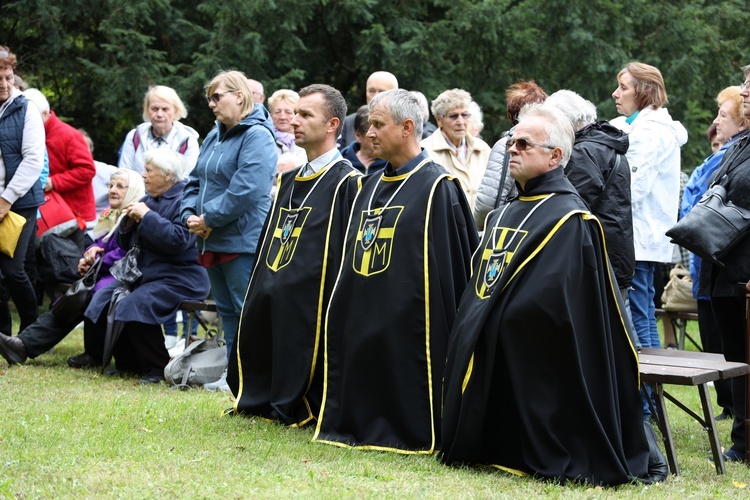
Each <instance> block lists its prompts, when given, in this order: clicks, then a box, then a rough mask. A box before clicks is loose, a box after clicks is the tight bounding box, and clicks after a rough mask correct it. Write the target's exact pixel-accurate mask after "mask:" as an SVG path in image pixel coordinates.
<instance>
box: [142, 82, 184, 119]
mask: <svg viewBox="0 0 750 500" xmlns="http://www.w3.org/2000/svg"><path fill="white" fill-rule="evenodd" d="M152 97H155V98H157V99H161V100H162V101H164V102H166V103H167V104H170V105H171V106H172V107H173V108H174V109H175V112H176V113H175V115H176V117H175V121H180V119H181V118H186V117H187V115H188V112H187V109H185V105H184V104H183V103H182V99H180V96H178V95H177V92H176V91H175V89H173V88H172V87H166V86H164V85H154V86H153V87H149V89H148V90H147V91H146V94H145V95H144V96H143V121H144V122H147V121H149V120H150V119H151V117H150V116H149V114H148V108H149V106H150V105H151V98H152Z"/></svg>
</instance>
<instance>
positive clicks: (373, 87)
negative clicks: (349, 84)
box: [365, 71, 398, 104]
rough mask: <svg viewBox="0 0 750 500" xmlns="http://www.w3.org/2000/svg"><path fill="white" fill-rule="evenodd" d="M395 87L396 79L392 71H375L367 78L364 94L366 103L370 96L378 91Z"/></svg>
mask: <svg viewBox="0 0 750 500" xmlns="http://www.w3.org/2000/svg"><path fill="white" fill-rule="evenodd" d="M397 88H398V80H397V79H396V76H395V75H394V74H393V73H389V72H387V71H376V72H375V73H373V74H371V75H370V78H368V79H367V94H366V95H365V99H366V100H367V104H370V101H372V98H373V97H375V96H376V95H377V94H379V93H380V92H385V91H386V90H392V89H397Z"/></svg>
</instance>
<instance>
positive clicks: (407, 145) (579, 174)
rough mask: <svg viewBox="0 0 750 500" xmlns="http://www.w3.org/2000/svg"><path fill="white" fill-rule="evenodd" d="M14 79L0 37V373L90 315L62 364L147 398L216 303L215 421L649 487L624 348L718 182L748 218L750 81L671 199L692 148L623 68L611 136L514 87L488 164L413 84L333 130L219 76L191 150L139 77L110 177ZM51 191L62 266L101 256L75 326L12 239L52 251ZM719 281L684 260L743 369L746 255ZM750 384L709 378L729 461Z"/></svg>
mask: <svg viewBox="0 0 750 500" xmlns="http://www.w3.org/2000/svg"><path fill="white" fill-rule="evenodd" d="M15 69H16V57H15V55H14V54H13V53H12V52H11V51H10V49H8V48H7V47H3V46H0V77H2V78H1V79H0V80H1V81H0V179H2V181H3V183H2V184H1V185H2V186H3V188H2V190H0V221H1V220H2V219H3V218H4V217H5V216H6V215H7V213H8V211H9V210H12V211H13V212H16V213H17V214H19V215H21V216H23V217H24V218H25V223H24V226H23V230H22V231H21V235H20V237H19V239H18V247H17V250H16V252H15V254H14V255H10V256H9V255H0V270H1V271H2V277H3V286H4V290H6V291H7V292H8V293H7V294H5V295H3V297H0V300H1V301H2V302H1V303H0V331H1V332H2V333H0V354H2V355H3V357H5V359H6V360H7V361H8V362H9V363H10V364H16V363H23V362H25V361H26V359H27V358H35V357H37V356H40V355H42V354H44V353H45V352H47V351H48V350H49V349H50V348H52V347H53V346H54V345H55V344H57V343H58V342H60V341H61V340H62V339H63V338H64V337H65V336H66V335H67V334H68V333H69V332H70V331H71V330H73V329H74V328H75V327H76V325H78V324H79V323H80V322H83V331H84V346H85V352H84V353H82V354H80V355H77V356H73V357H71V358H69V359H68V364H69V365H71V366H73V367H76V368H84V367H94V366H103V365H104V368H106V363H107V360H108V355H109V353H112V354H113V355H114V359H115V368H114V369H110V370H107V371H106V373H107V374H108V375H113V376H114V375H127V374H135V375H137V376H138V377H139V379H140V381H141V382H142V383H158V382H160V381H162V380H163V379H164V376H163V370H164V367H165V366H166V364H167V362H168V361H169V358H170V351H169V349H170V348H173V347H174V346H175V344H176V342H177V335H178V333H177V332H178V325H177V321H176V313H177V311H178V309H179V307H180V303H181V302H182V301H183V300H203V299H205V298H206V297H207V296H208V295H209V293H210V294H211V296H212V297H213V299H214V300H215V301H216V306H217V310H218V313H219V315H220V316H221V318H222V321H223V328H224V338H225V341H226V343H227V346H228V349H227V358H228V359H227V368H226V371H225V373H224V375H223V376H222V377H221V378H220V379H219V380H217V381H215V382H213V383H211V384H207V385H206V388H207V389H211V390H222V391H231V392H232V393H233V395H234V396H235V399H234V401H235V403H234V406H233V408H231V409H230V410H228V413H230V414H235V415H247V416H258V417H262V418H265V419H271V420H275V421H278V422H281V423H282V424H284V425H286V426H290V427H301V426H305V425H314V426H315V432H314V437H313V440H314V441H316V442H321V443H327V444H332V445H335V446H340V447H353V448H357V449H375V450H387V451H392V452H396V453H403V454H438V455H439V457H440V459H441V460H442V461H444V462H445V463H447V464H454V463H477V464H490V465H493V466H496V467H498V468H501V469H504V470H507V471H511V472H514V473H518V474H522V475H525V474H530V475H536V476H538V477H542V478H550V479H554V480H557V481H562V482H564V481H583V482H588V483H591V484H602V485H615V484H621V483H625V482H629V481H641V482H645V483H650V482H655V481H660V480H663V479H664V478H665V475H666V472H665V471H666V466H665V462H664V458H663V456H661V454H660V452H659V451H658V447H656V446H655V444H654V439H655V436H654V434H653V431H652V429H651V426H650V423H649V421H650V411H651V408H653V404H652V402H651V401H650V400H651V398H652V396H651V393H650V388H649V387H648V385H643V387H641V386H639V377H638V350H640V348H641V347H660V346H661V342H660V339H659V334H658V331H657V328H656V317H655V308H656V307H658V305H657V304H656V303H655V296H656V295H657V292H656V289H655V285H654V283H655V277H656V275H657V274H658V273H659V272H660V269H661V266H662V265H663V264H667V263H671V262H673V252H674V245H673V244H672V243H671V242H670V239H669V238H668V237H667V236H666V235H665V232H666V231H667V230H668V229H670V228H671V227H672V226H673V225H674V224H675V223H676V222H677V220H678V217H679V216H684V215H685V214H686V213H688V212H689V211H690V209H691V207H692V206H694V205H695V204H696V203H697V202H698V200H699V199H700V197H701V195H702V194H703V192H705V191H706V189H707V188H708V186H709V184H710V182H711V181H712V179H713V178H714V177H716V175H718V174H721V175H722V176H724V177H725V178H726V179H728V182H727V184H726V185H727V186H728V196H729V197H730V199H732V201H733V202H734V203H736V204H737V205H740V206H743V207H750V194H749V193H750V186H749V185H748V184H749V183H750V169H748V162H750V146H748V144H747V141H748V140H747V135H748V132H747V130H748V125H750V90H749V89H748V86H749V85H750V78H749V77H750V66H749V67H747V68H745V77H746V81H745V82H744V83H743V84H742V85H741V86H739V87H728V88H727V89H725V90H724V91H722V92H721V93H720V94H719V96H718V98H717V104H718V114H717V117H716V120H715V121H714V130H715V133H716V140H717V143H718V144H720V146H718V149H716V150H715V152H714V153H712V154H711V155H710V156H708V158H707V159H706V160H705V162H703V164H701V165H700V166H698V167H697V168H696V169H695V170H694V172H693V175H692V176H691V178H690V180H689V181H688V183H687V186H686V187H685V193H684V196H683V197H682V200H680V197H681V195H680V172H681V165H680V147H681V146H683V145H684V144H685V143H686V141H687V131H686V130H685V128H684V127H683V126H682V125H681V124H680V123H679V122H677V121H675V120H673V119H672V117H671V116H670V113H669V112H668V111H667V108H666V107H665V106H666V105H667V103H668V99H667V91H666V87H665V84H664V79H663V77H662V75H661V73H660V71H659V70H658V69H657V68H655V67H653V66H650V65H648V64H644V63H639V62H631V63H629V64H627V65H626V66H625V67H623V68H622V70H621V71H620V72H619V73H618V74H617V75H613V81H616V84H617V86H616V88H615V90H614V92H613V94H612V98H613V99H614V101H615V105H616V107H617V111H618V113H619V114H620V115H621V116H620V117H618V118H615V119H613V120H612V121H606V120H601V119H598V117H597V112H596V107H595V106H594V105H593V104H592V103H591V102H590V101H588V100H586V99H585V98H584V97H582V96H580V95H578V94H577V93H575V92H573V91H570V90H564V89H563V90H558V91H556V92H553V93H551V94H549V95H548V94H547V93H546V92H545V91H544V90H543V89H542V88H541V87H540V86H539V85H537V84H536V83H534V82H533V81H519V82H516V83H514V84H513V85H511V86H510V87H509V88H508V90H507V93H506V103H507V116H508V119H509V120H510V121H511V123H512V128H511V129H510V130H509V131H507V132H506V133H505V134H503V137H502V138H501V139H500V140H499V141H497V143H496V144H494V147H491V146H490V145H489V144H487V143H486V142H485V141H483V140H482V139H481V137H480V136H481V131H482V128H483V123H482V120H483V117H482V114H481V109H480V107H479V105H478V104H477V103H476V102H475V101H474V100H473V98H472V96H471V94H470V93H469V92H467V91H466V90H463V89H458V88H454V89H447V90H445V91H444V92H442V93H440V94H439V95H438V96H437V97H436V98H435V99H434V100H432V102H431V108H430V110H431V112H432V116H433V117H434V119H435V121H436V125H433V124H431V123H430V121H429V111H428V103H427V100H426V98H425V97H424V95H423V94H421V93H420V92H417V91H411V92H410V91H407V90H404V89H401V88H399V83H398V80H397V78H396V76H395V75H393V74H391V73H389V72H386V71H377V72H375V73H373V74H372V75H370V77H369V78H368V80H367V85H366V103H365V104H364V105H363V106H361V107H358V108H357V109H356V111H355V112H354V113H349V114H347V105H346V102H345V100H344V98H343V96H342V95H341V93H340V92H339V91H338V90H337V89H335V88H333V87H331V86H329V85H324V84H313V85H309V86H306V87H304V88H301V89H299V90H292V89H278V90H276V91H275V92H274V93H273V94H272V95H271V97H270V98H269V103H268V108H266V107H265V94H264V89H263V86H262V85H261V84H260V82H258V81H256V80H253V79H248V78H247V77H246V75H244V74H243V73H241V72H238V71H222V72H220V73H218V74H217V75H216V76H215V77H214V78H213V79H212V80H211V81H210V82H208V83H207V85H206V87H205V96H206V103H207V105H208V107H209V108H210V109H211V110H212V112H213V113H214V116H215V118H216V122H215V126H214V127H213V129H212V130H211V131H210V133H209V134H208V135H207V136H206V137H205V138H204V139H203V140H202V141H201V140H200V138H199V137H198V133H197V132H196V131H195V130H193V129H192V128H190V127H187V126H185V125H183V124H182V123H180V119H183V118H185V117H186V116H187V110H186V109H185V106H184V105H183V103H182V101H181V99H180V97H179V96H178V95H177V93H176V92H175V91H174V90H173V89H171V88H169V87H166V86H153V87H151V88H150V89H149V90H148V91H147V92H146V94H145V96H144V102H143V119H144V122H143V123H141V124H140V125H138V126H136V127H135V128H134V129H133V130H132V131H131V132H130V133H128V134H127V136H126V137H125V139H124V142H123V145H122V148H121V153H120V159H119V164H118V167H117V168H116V167H113V166H105V165H103V164H102V165H103V166H101V167H100V165H99V164H98V163H95V162H94V160H93V157H92V149H93V147H91V148H90V147H89V145H87V143H86V139H85V138H84V135H83V134H82V133H81V132H79V131H77V130H75V129H74V128H73V127H71V126H70V125H68V124H66V123H64V122H62V121H60V120H59V119H58V118H57V117H56V116H55V113H54V111H52V110H50V109H49V105H48V104H47V103H46V100H45V99H44V96H43V95H42V94H41V92H38V91H35V90H34V89H29V90H26V91H25V92H22V91H21V90H20V89H19V88H16V87H15V84H16V81H15ZM709 139H711V136H710V135H709ZM89 140H90V138H89ZM47 159H48V167H46V165H47ZM105 167H106V168H105ZM45 168H46V169H47V171H48V172H47V171H45ZM97 179H99V180H98V181H97ZM45 193H48V195H45ZM49 193H58V194H59V195H60V197H61V198H62V202H63V203H64V204H65V205H66V206H67V207H69V209H70V211H71V212H72V214H73V216H74V218H75V221H76V224H75V226H74V227H73V228H72V229H68V230H66V232H65V234H62V235H60V234H58V235H57V236H62V237H64V238H65V239H67V240H70V241H72V242H73V243H74V244H75V245H76V248H77V249H78V253H79V255H78V257H79V258H78V260H77V261H76V263H75V264H76V268H77V271H78V272H79V273H81V274H83V273H85V272H86V271H87V270H89V269H90V268H91V267H92V266H100V267H98V271H97V273H98V274H97V279H98V283H97V285H96V287H95V291H94V293H93V296H92V299H91V302H90V303H89V304H88V306H87V307H86V309H85V311H83V312H82V313H81V314H79V315H77V316H76V317H59V316H56V315H55V314H54V312H45V313H43V314H41V315H39V302H38V292H37V290H36V289H35V285H34V279H35V278H34V274H35V273H34V269H33V268H34V265H35V264H34V261H33V258H34V256H36V258H37V259H39V258H40V255H39V254H37V253H36V252H34V251H33V248H34V246H35V240H37V243H38V240H40V239H42V240H43V239H45V238H50V230H47V231H46V232H42V231H40V230H38V229H37V226H38V225H39V224H37V217H38V216H41V217H43V216H44V214H43V211H44V206H45V205H46V204H48V203H50V199H51V198H50V195H49ZM95 193H97V196H96V198H97V199H102V202H104V198H103V195H104V194H105V193H106V206H100V207H99V208H98V209H97V208H96V205H95ZM680 202H681V203H680ZM97 210H98V211H99V215H98V217H97V216H96V215H95V214H96V212H97ZM40 221H41V219H40ZM40 224H41V222H40ZM52 232H54V231H52ZM29 249H32V250H31V251H29ZM29 255H31V257H29ZM43 257H44V256H43V255H41V258H43ZM100 261H101V262H100ZM133 262H135V263H136V264H137V266H136V267H137V271H139V273H138V275H137V276H135V277H134V278H133V279H132V280H131V279H130V278H129V276H130V275H126V274H125V273H124V271H123V269H127V270H128V271H132V269H131V268H129V267H128V266H131V264H132V263H133ZM724 264H725V265H724V266H719V265H717V264H716V263H714V262H701V261H700V259H699V258H696V257H693V258H692V260H691V271H692V273H693V275H694V276H693V277H694V281H695V295H696V297H697V298H698V299H699V300H698V304H699V308H698V312H699V316H700V329H701V338H702V339H703V343H704V346H705V348H706V350H711V351H713V352H723V353H724V355H725V356H726V358H727V359H728V360H732V361H744V353H745V342H746V336H745V335H746V332H745V322H744V307H745V305H744V293H743V291H742V290H741V289H740V288H739V287H738V286H737V283H738V282H743V283H744V282H748V280H750V240H748V239H747V238H746V239H745V240H744V241H742V242H741V243H740V244H739V245H738V246H737V247H735V248H734V249H732V250H731V251H730V252H729V253H728V255H727V256H726V257H725V258H724ZM131 267H132V266H131ZM9 300H12V301H13V302H14V303H15V306H16V309H17V311H18V315H19V317H20V329H19V330H18V334H17V335H15V336H13V335H12V329H11V322H10V314H9V312H8V301H9ZM113 323H115V324H117V325H118V328H117V331H118V334H117V335H116V336H114V339H113V338H111V337H112V336H111V335H110V333H111V332H110V330H111V329H112V324H113ZM183 333H186V334H188V333H189V332H185V331H184V329H183ZM108 342H109V343H112V344H113V345H106V344H107V343H108ZM744 387H745V379H744V377H737V378H734V379H732V382H731V384H725V385H722V386H721V387H718V386H717V391H719V392H720V393H719V404H720V405H721V406H722V407H723V411H724V412H726V414H727V415H728V416H730V417H733V418H734V426H733V429H732V434H731V440H732V446H731V448H730V449H728V450H727V451H726V452H725V454H724V458H725V459H726V460H733V461H741V460H744V459H745V454H746V450H745V440H744V436H745V430H744V427H743V426H744V418H745V396H744V394H745V392H744Z"/></svg>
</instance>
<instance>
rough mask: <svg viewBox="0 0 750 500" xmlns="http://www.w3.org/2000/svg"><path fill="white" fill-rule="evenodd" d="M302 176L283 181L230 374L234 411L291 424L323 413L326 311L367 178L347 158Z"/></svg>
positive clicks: (287, 176) (286, 177)
mask: <svg viewBox="0 0 750 500" xmlns="http://www.w3.org/2000/svg"><path fill="white" fill-rule="evenodd" d="M299 171H300V170H299V169H295V170H292V171H290V172H286V173H284V174H283V175H282V176H281V179H280V182H279V186H278V194H277V196H276V200H275V201H274V205H273V207H272V209H271V211H270V212H269V215H268V217H267V219H266V223H265V226H264V228H263V233H262V234H263V239H262V246H261V247H260V248H261V249H260V251H259V252H257V254H256V264H255V269H254V271H253V274H252V277H251V278H250V284H249V285H248V290H247V295H246V296H245V303H244V305H243V307H242V315H241V318H240V326H239V331H238V333H237V340H236V341H235V342H236V347H237V348H236V349H235V350H234V352H233V353H232V354H231V356H232V357H231V359H230V363H229V368H228V372H227V382H228V383H229V386H230V388H231V389H232V392H233V393H234V394H235V395H236V396H237V398H236V401H235V407H234V412H235V413H243V414H250V415H258V416H261V417H265V418H269V419H274V420H279V421H281V422H282V423H284V424H286V425H304V424H305V423H307V422H309V421H310V420H312V419H313V418H314V417H315V416H317V414H318V411H319V410H320V400H321V397H322V391H323V379H322V369H321V362H322V355H321V353H322V350H321V348H320V342H321V339H322V335H321V334H322V331H323V325H324V322H323V321H324V316H325V308H326V305H327V304H328V299H329V297H330V295H331V289H332V288H333V282H334V279H335V278H336V273H337V272H338V269H339V265H340V263H341V254H342V248H343V241H344V234H345V233H346V227H347V223H348V222H349V212H350V209H351V206H352V203H353V200H354V198H355V196H356V193H357V191H358V189H359V186H360V179H361V177H360V174H359V173H358V172H357V171H356V170H354V169H353V168H352V167H351V164H350V163H349V162H348V161H338V162H337V163H335V164H333V165H330V166H327V167H325V168H323V169H321V170H320V171H318V172H317V173H315V174H314V175H311V176H309V177H300V176H297V174H298V173H299ZM290 199H291V209H290ZM303 200H305V202H304V205H303V206H300V205H301V204H302V202H303Z"/></svg>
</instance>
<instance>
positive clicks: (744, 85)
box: [740, 80, 750, 92]
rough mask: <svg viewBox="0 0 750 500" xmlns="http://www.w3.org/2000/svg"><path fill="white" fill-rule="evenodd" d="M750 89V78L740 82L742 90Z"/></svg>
mask: <svg viewBox="0 0 750 500" xmlns="http://www.w3.org/2000/svg"><path fill="white" fill-rule="evenodd" d="M748 89H750V80H745V81H744V82H742V83H741V84H740V92H742V91H743V90H748Z"/></svg>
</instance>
